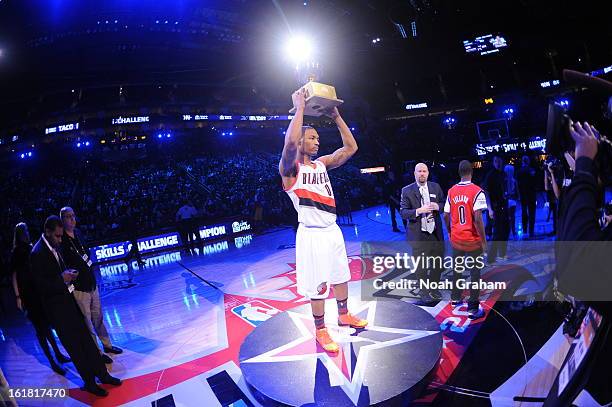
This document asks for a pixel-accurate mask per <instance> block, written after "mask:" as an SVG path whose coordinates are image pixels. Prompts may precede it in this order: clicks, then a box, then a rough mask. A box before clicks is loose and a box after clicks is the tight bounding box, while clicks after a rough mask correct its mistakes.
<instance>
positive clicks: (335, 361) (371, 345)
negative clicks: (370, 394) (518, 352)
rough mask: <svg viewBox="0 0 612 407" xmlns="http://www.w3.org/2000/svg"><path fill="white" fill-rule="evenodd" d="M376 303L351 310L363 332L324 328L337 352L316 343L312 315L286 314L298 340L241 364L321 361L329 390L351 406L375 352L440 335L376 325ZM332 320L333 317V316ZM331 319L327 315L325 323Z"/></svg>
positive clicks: (432, 332) (343, 328) (331, 327)
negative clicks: (338, 391) (341, 395)
mask: <svg viewBox="0 0 612 407" xmlns="http://www.w3.org/2000/svg"><path fill="white" fill-rule="evenodd" d="M376 304H377V303H376V302H375V301H373V302H365V303H363V304H361V306H357V307H351V311H352V312H353V313H354V314H355V315H358V316H360V317H361V318H364V319H366V320H367V321H368V326H367V328H366V329H354V328H349V327H342V326H338V325H337V324H330V323H329V322H328V323H327V324H326V325H327V329H328V331H329V333H330V335H331V337H332V338H333V339H334V340H335V341H336V342H337V343H338V345H339V347H340V350H339V351H338V352H337V353H335V354H332V353H328V352H326V351H325V350H324V349H323V348H322V347H321V346H319V345H318V343H317V342H316V339H315V327H314V323H313V321H312V316H311V315H306V314H301V313H297V312H293V311H287V314H288V315H289V317H290V319H291V321H292V322H293V324H294V325H295V326H296V328H297V329H298V330H299V332H300V334H301V335H300V336H299V337H298V338H296V339H294V340H292V341H290V342H288V343H286V344H284V345H281V346H279V347H277V348H275V349H271V350H269V351H267V352H265V353H262V354H260V355H257V356H254V357H252V358H249V359H247V360H244V361H242V363H274V362H290V361H301V360H315V361H316V360H317V359H318V360H320V361H321V362H322V363H323V365H324V366H325V368H326V369H327V372H328V374H329V383H330V385H331V386H340V387H341V388H342V389H343V390H344V392H345V393H346V395H347V396H348V397H349V398H350V399H351V401H352V402H353V403H355V404H356V403H357V401H358V400H359V394H360V392H361V388H362V386H363V381H364V377H365V372H366V368H367V364H368V355H369V353H370V352H372V351H373V350H376V349H383V348H387V347H392V346H395V345H399V344H402V343H406V342H410V341H414V340H417V339H420V338H424V337H426V336H430V335H435V334H438V333H439V331H426V330H414V329H401V328H392V327H386V326H379V325H376ZM333 317H334V318H335V315H334V316H333ZM331 318H332V316H331V315H328V318H327V319H328V320H331Z"/></svg>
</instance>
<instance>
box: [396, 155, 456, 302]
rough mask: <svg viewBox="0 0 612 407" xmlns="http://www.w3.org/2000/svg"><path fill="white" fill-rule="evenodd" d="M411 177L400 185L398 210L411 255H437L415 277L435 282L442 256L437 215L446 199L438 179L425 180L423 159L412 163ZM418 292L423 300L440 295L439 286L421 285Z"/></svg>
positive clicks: (440, 228)
mask: <svg viewBox="0 0 612 407" xmlns="http://www.w3.org/2000/svg"><path fill="white" fill-rule="evenodd" d="M414 178H415V182H413V183H412V184H410V185H408V186H405V187H404V188H403V189H402V199H401V203H400V213H401V215H402V218H403V219H406V220H408V227H407V228H406V238H407V240H408V241H409V242H411V245H412V251H413V252H412V254H413V256H419V255H421V256H423V260H422V261H425V260H426V259H427V258H428V257H429V258H433V257H436V256H439V257H440V259H439V261H430V264H429V265H427V264H425V265H423V266H424V267H423V266H421V267H419V268H418V269H417V271H416V277H417V278H418V279H420V280H422V281H424V280H429V281H434V282H438V281H440V275H441V274H442V263H443V259H442V257H443V256H444V233H443V231H442V218H441V217H440V210H441V208H442V207H443V205H444V202H445V198H444V192H442V188H440V185H438V184H437V183H435V182H430V181H427V179H428V178H429V169H428V168H427V165H425V164H424V163H418V164H417V165H416V166H415V167H414ZM427 266H429V267H427ZM420 295H421V299H422V301H423V302H425V303H427V302H431V300H432V299H433V300H440V299H441V298H442V295H441V294H440V291H438V290H429V291H428V290H424V289H422V290H421V291H420Z"/></svg>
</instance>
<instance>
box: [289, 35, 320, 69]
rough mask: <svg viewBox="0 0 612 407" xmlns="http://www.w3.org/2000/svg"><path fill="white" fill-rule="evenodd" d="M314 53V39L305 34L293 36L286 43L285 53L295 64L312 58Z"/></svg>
mask: <svg viewBox="0 0 612 407" xmlns="http://www.w3.org/2000/svg"><path fill="white" fill-rule="evenodd" d="M312 53H313V45H312V41H311V40H310V39H309V38H307V37H305V36H296V37H291V38H290V39H289V41H287V44H286V45H285V55H286V56H287V58H288V59H289V60H290V61H291V62H292V63H295V64H298V63H300V62H304V61H308V60H310V59H311V57H312Z"/></svg>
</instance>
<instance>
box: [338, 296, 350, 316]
mask: <svg viewBox="0 0 612 407" xmlns="http://www.w3.org/2000/svg"><path fill="white" fill-rule="evenodd" d="M336 304H338V315H345V314H348V298H345V299H343V300H339V299H337V298H336Z"/></svg>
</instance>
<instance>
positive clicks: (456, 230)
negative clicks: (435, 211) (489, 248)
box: [444, 182, 487, 251]
mask: <svg viewBox="0 0 612 407" xmlns="http://www.w3.org/2000/svg"><path fill="white" fill-rule="evenodd" d="M483 209H487V200H486V198H485V195H484V192H483V191H482V189H481V188H480V187H479V186H478V185H475V184H472V183H471V182H460V183H458V184H456V185H455V186H453V187H452V188H451V189H450V190H449V191H448V196H447V197H446V204H445V205H444V212H446V213H449V214H450V219H451V222H450V223H451V230H450V240H451V244H452V246H453V247H454V248H455V249H458V250H466V251H472V250H477V249H478V248H480V247H481V245H480V235H479V234H478V231H477V230H476V224H475V223H474V212H475V211H481V210H483Z"/></svg>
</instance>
